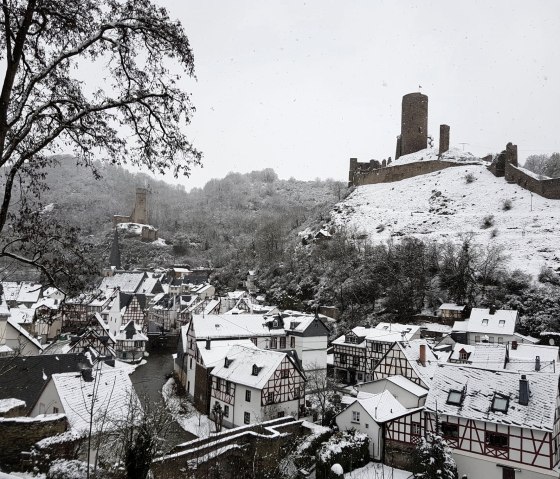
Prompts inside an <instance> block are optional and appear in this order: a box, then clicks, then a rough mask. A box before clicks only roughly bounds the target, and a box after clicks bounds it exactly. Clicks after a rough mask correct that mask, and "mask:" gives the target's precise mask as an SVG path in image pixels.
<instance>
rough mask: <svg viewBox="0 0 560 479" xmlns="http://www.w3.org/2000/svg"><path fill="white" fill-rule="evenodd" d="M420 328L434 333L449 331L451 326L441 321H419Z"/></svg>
mask: <svg viewBox="0 0 560 479" xmlns="http://www.w3.org/2000/svg"><path fill="white" fill-rule="evenodd" d="M420 329H422V330H425V331H431V332H434V333H450V332H451V329H452V328H451V326H448V325H447V324H441V323H420Z"/></svg>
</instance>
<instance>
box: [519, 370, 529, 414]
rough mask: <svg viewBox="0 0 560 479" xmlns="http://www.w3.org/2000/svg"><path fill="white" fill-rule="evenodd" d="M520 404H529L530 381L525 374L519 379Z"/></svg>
mask: <svg viewBox="0 0 560 479" xmlns="http://www.w3.org/2000/svg"><path fill="white" fill-rule="evenodd" d="M519 404H521V405H522V406H527V404H529V381H527V376H525V374H522V375H521V379H520V380H519Z"/></svg>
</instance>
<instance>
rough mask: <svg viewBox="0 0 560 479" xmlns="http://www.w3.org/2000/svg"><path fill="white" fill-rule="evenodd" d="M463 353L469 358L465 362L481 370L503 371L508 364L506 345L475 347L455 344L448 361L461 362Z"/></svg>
mask: <svg viewBox="0 0 560 479" xmlns="http://www.w3.org/2000/svg"><path fill="white" fill-rule="evenodd" d="M462 351H464V353H466V356H467V358H466V359H464V360H465V361H468V362H469V363H470V364H472V365H473V366H476V367H479V368H489V369H503V368H504V364H505V362H506V355H507V351H506V347H505V345H501V344H490V343H477V344H474V345H469V344H461V343H455V345H454V346H453V351H452V352H451V355H450V356H449V360H448V361H449V362H453V361H460V360H461V352H462Z"/></svg>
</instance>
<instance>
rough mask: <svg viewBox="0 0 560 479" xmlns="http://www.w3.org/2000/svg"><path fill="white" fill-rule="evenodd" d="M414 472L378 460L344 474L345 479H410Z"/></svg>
mask: <svg viewBox="0 0 560 479" xmlns="http://www.w3.org/2000/svg"><path fill="white" fill-rule="evenodd" d="M411 477H413V476H412V473H411V472H408V471H403V470H402V469H394V468H392V467H389V466H385V465H384V464H380V463H378V462H370V463H369V464H366V465H365V466H364V467H360V468H359V469H355V470H354V471H352V472H349V473H347V474H344V479H408V478H411Z"/></svg>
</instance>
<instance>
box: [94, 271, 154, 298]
mask: <svg viewBox="0 0 560 479" xmlns="http://www.w3.org/2000/svg"><path fill="white" fill-rule="evenodd" d="M144 277H145V273H143V272H141V271H139V272H131V273H115V275H113V276H106V277H105V278H103V280H102V281H101V284H100V285H99V289H101V290H107V289H111V290H112V289H115V288H119V289H120V290H121V291H122V292H123V293H135V292H136V291H137V290H138V288H140V285H141V284H142V281H143V280H144Z"/></svg>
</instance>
